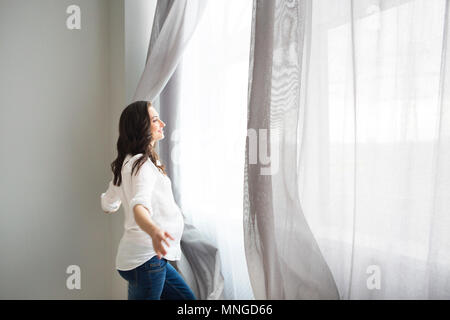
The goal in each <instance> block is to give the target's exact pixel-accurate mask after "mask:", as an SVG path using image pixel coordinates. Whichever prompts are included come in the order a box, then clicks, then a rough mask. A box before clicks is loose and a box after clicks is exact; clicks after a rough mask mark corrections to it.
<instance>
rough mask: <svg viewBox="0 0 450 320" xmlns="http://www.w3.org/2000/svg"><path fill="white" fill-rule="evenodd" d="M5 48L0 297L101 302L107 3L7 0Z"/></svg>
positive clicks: (0, 22) (104, 280) (0, 104)
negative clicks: (70, 11)
mask: <svg viewBox="0 0 450 320" xmlns="http://www.w3.org/2000/svg"><path fill="white" fill-rule="evenodd" d="M70 4H78V5H79V6H80V7H81V9H82V28H81V30H68V29H67V28H66V18H67V16H68V15H67V14H66V8H67V6H68V5H70ZM0 44H1V50H0V70H1V72H0V110H1V111H0V112H1V114H0V128H1V129H0V130H1V132H0V136H1V138H0V139H1V140H0V150H1V152H2V154H1V157H0V166H1V167H2V169H3V170H2V177H1V180H0V194H1V209H0V210H1V213H0V298H1V299H13V298H20V299H46V298H57V299H67V298H70V299H78V298H83V299H91V298H105V297H107V296H109V292H110V291H111V289H110V282H109V281H108V280H109V277H110V272H111V271H110V267H109V265H108V264H107V261H108V258H109V251H110V250H109V246H110V245H109V243H108V241H107V237H106V235H107V234H108V230H109V228H110V226H109V225H110V220H108V219H107V218H106V217H105V216H104V215H102V214H101V213H100V212H101V211H99V210H101V209H100V207H99V191H100V190H102V189H103V188H104V184H105V177H106V176H107V171H108V168H107V167H106V166H105V163H107V160H108V156H107V149H108V145H107V144H106V143H105V141H108V128H109V123H108V116H107V115H108V113H109V110H108V99H109V98H108V97H109V95H108V94H109V88H108V83H109V70H108V63H109V55H108V1H107V0H77V1H60V0H40V1H28V0H1V1H0ZM72 264H74V265H78V266H80V268H81V290H68V289H67V288H66V278H67V276H68V275H67V274H66V268H67V266H69V265H72Z"/></svg>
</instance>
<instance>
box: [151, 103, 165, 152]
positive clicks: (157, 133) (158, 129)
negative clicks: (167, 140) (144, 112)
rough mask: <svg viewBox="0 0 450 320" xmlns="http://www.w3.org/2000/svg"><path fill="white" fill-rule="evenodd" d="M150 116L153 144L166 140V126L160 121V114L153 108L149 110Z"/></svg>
mask: <svg viewBox="0 0 450 320" xmlns="http://www.w3.org/2000/svg"><path fill="white" fill-rule="evenodd" d="M148 114H149V116H150V131H151V134H152V143H155V142H156V141H158V140H161V139H163V138H164V130H163V128H164V127H165V126H166V124H165V123H164V122H162V120H161V119H159V114H158V112H157V111H156V110H155V108H154V107H153V106H150V107H149V108H148Z"/></svg>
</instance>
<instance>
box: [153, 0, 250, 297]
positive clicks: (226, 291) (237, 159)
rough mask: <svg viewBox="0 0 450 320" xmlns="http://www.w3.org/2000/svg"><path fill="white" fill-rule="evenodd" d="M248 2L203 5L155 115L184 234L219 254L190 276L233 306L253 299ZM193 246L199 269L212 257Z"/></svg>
mask: <svg viewBox="0 0 450 320" xmlns="http://www.w3.org/2000/svg"><path fill="white" fill-rule="evenodd" d="M251 1H252V0H245V1H244V0H215V1H209V2H208V6H207V8H206V9H205V12H204V14H203V18H202V21H201V23H200V24H199V25H198V26H197V29H196V31H195V34H194V35H193V37H192V38H191V40H190V42H189V45H188V46H187V47H186V50H185V51H184V54H183V57H182V59H181V60H180V62H179V64H178V66H177V69H176V71H175V72H174V74H173V76H172V77H171V79H170V81H169V82H168V83H167V85H166V87H165V88H164V90H163V91H162V92H161V95H160V96H159V102H160V106H161V110H160V115H161V117H162V119H164V120H165V121H166V120H167V121H166V122H167V126H166V128H165V131H166V138H165V139H163V140H161V141H160V142H159V147H160V150H161V152H160V155H162V158H163V160H164V161H163V162H164V164H166V165H167V166H168V168H169V172H170V175H171V177H172V179H173V182H174V183H173V190H174V197H175V199H176V201H177V203H178V204H179V205H180V207H181V208H182V210H183V213H184V214H185V218H186V220H185V226H186V227H187V225H188V224H189V225H192V226H194V227H195V228H196V229H197V230H198V234H199V235H200V234H201V236H202V238H203V239H204V240H206V241H207V242H208V243H209V244H210V245H212V246H213V247H214V248H217V259H216V260H214V261H215V263H216V264H215V265H216V269H214V268H213V267H212V265H211V268H209V269H206V270H210V271H208V273H206V274H205V271H204V268H203V267H202V266H201V265H199V266H196V265H192V264H195V261H193V262H192V264H191V265H192V269H193V270H194V271H195V272H193V274H195V276H199V277H202V278H205V279H215V280H214V282H213V284H214V285H213V286H212V287H211V288H218V291H219V292H221V293H222V294H223V296H222V297H223V298H224V299H231V300H233V299H253V294H252V292H251V286H250V283H249V279H248V271H247V266H246V261H245V254H244V248H243V231H242V194H243V192H242V178H243V167H244V161H243V160H244V152H245V132H246V123H245V114H246V103H247V87H246V85H247V74H248V50H249V47H250V46H249V44H250V26H251V12H252V11H251V9H252V2H251ZM187 229H188V228H187ZM188 233H189V232H187V233H186V234H188ZM192 239H194V237H192ZM182 241H183V242H184V240H183V239H182ZM191 243H192V244H191V248H192V250H190V251H189V252H192V253H195V252H197V254H198V256H197V257H196V259H193V260H199V262H198V263H199V264H200V263H205V262H201V261H204V260H205V259H206V260H207V259H208V257H206V256H205V255H204V254H203V253H202V252H211V255H209V257H212V256H213V255H212V254H213V250H212V249H211V250H210V248H206V247H205V248H204V249H202V248H196V247H193V245H194V244H195V243H194V241H192V242H191ZM208 250H210V251H208ZM185 255H186V256H188V251H186V250H185ZM208 265H210V264H208ZM214 270H217V271H216V272H215V273H214V274H213V271H214ZM219 270H220V272H219ZM205 281H206V280H205ZM205 281H202V283H207V282H205ZM194 282H195V279H194ZM205 286H206V285H205ZM205 288H206V287H205ZM215 291H216V290H212V291H211V293H210V294H212V293H213V292H215Z"/></svg>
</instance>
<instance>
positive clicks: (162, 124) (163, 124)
mask: <svg viewBox="0 0 450 320" xmlns="http://www.w3.org/2000/svg"><path fill="white" fill-rule="evenodd" d="M161 126H162V127H163V128H164V127H165V126H166V124H165V123H164V122H163V121H162V120H161Z"/></svg>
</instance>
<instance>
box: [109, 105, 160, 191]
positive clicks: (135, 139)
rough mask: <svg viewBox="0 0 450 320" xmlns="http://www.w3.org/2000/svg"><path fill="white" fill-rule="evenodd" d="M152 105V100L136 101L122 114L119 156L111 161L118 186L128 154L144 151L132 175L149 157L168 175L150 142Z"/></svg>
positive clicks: (115, 182) (132, 154)
mask: <svg viewBox="0 0 450 320" xmlns="http://www.w3.org/2000/svg"><path fill="white" fill-rule="evenodd" d="M150 107H151V103H150V102H147V101H136V102H133V103H132V104H130V105H129V106H127V107H126V108H125V109H124V110H123V111H122V114H121V115H120V121H119V138H118V139H117V158H116V159H115V160H114V161H113V162H112V163H111V170H112V172H113V174H114V179H113V183H114V185H116V186H120V185H121V184H122V173H121V171H122V165H123V162H124V160H125V157H126V156H127V155H128V154H131V156H134V155H136V154H139V153H142V157H140V158H139V159H138V160H136V162H135V163H134V164H133V167H132V169H131V175H133V172H134V171H135V170H136V174H137V173H138V172H139V169H140V168H141V167H142V165H143V164H144V163H145V161H146V160H147V159H148V158H150V160H151V161H152V162H153V164H154V165H155V166H156V167H157V168H158V169H159V170H160V171H161V172H162V173H163V174H165V175H167V173H166V171H165V167H164V165H162V164H160V165H158V164H157V161H158V160H159V156H158V154H157V153H156V150H155V149H154V146H152V145H151V143H150V142H151V141H152V135H151V131H150V127H151V121H150V116H149V113H148V109H149V108H150Z"/></svg>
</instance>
